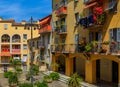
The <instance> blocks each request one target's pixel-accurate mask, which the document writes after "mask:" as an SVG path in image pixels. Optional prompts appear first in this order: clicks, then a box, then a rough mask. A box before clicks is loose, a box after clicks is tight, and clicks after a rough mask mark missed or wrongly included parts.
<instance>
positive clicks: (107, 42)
mask: <svg viewBox="0 0 120 87" xmlns="http://www.w3.org/2000/svg"><path fill="white" fill-rule="evenodd" d="M109 43H110V41H104V42H103V43H102V44H104V45H109Z"/></svg>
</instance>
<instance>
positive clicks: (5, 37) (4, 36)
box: [2, 34, 10, 42]
mask: <svg viewBox="0 0 120 87" xmlns="http://www.w3.org/2000/svg"><path fill="white" fill-rule="evenodd" d="M2 42H10V36H9V35H7V34H4V35H3V36H2Z"/></svg>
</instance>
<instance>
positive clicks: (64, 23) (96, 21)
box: [52, 0, 120, 84]
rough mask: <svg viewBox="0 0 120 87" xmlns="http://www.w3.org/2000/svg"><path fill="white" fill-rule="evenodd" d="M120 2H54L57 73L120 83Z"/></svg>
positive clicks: (54, 0)
mask: <svg viewBox="0 0 120 87" xmlns="http://www.w3.org/2000/svg"><path fill="white" fill-rule="evenodd" d="M119 7H120V2H119V0H105V1H103V0H52V11H53V13H52V20H53V34H52V35H53V36H52V61H53V62H52V63H57V64H59V67H56V66H53V70H54V71H57V72H59V73H63V74H65V75H68V76H70V75H72V74H73V73H75V72H77V73H78V74H79V75H80V76H81V77H82V78H83V79H84V80H85V81H87V82H89V83H97V82H101V81H105V82H110V83H115V84H120V60H119V57H120V56H119V54H120V48H119V46H120V44H119V42H120V40H119V39H120V32H119V31H120V29H119V28H120V20H119V19H120V12H119V10H120V8H119Z"/></svg>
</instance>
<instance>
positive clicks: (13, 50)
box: [12, 49, 20, 53]
mask: <svg viewBox="0 0 120 87" xmlns="http://www.w3.org/2000/svg"><path fill="white" fill-rule="evenodd" d="M12 52H17V53H19V52H20V49H12Z"/></svg>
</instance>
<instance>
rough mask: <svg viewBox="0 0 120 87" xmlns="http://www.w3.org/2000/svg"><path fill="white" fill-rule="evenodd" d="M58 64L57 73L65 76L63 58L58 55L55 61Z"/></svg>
mask: <svg viewBox="0 0 120 87" xmlns="http://www.w3.org/2000/svg"><path fill="white" fill-rule="evenodd" d="M57 64H58V72H59V73H61V74H65V57H64V56H62V55H60V56H58V59H57Z"/></svg>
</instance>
